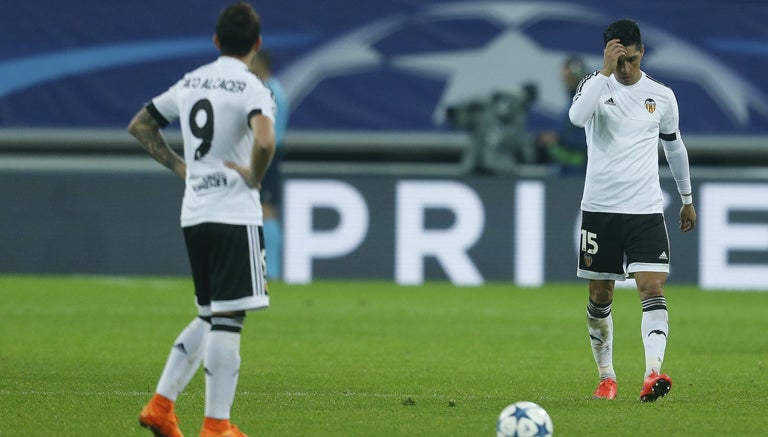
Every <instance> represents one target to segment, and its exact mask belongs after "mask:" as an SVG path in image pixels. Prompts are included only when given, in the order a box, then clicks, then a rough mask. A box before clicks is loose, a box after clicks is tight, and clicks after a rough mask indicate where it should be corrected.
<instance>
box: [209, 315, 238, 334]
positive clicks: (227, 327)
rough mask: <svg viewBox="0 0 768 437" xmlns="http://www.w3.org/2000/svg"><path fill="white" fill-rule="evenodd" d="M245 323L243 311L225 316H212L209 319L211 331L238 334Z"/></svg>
mask: <svg viewBox="0 0 768 437" xmlns="http://www.w3.org/2000/svg"><path fill="white" fill-rule="evenodd" d="M244 323H245V311H237V312H233V313H227V314H214V315H213V316H212V317H211V331H227V332H236V333H239V332H240V331H242V330H243V324H244Z"/></svg>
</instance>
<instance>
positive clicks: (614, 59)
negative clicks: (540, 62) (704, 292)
mask: <svg viewBox="0 0 768 437" xmlns="http://www.w3.org/2000/svg"><path fill="white" fill-rule="evenodd" d="M603 40H604V42H605V49H604V51H603V68H602V69H601V70H599V71H596V72H594V73H592V74H589V75H587V76H586V77H584V79H582V81H581V83H580V84H579V87H578V89H577V93H576V95H575V96H574V98H573V103H572V105H571V108H570V110H569V116H570V119H571V121H572V122H573V124H575V125H576V126H582V127H584V128H585V132H586V137H587V174H586V179H585V183H584V194H583V197H582V200H581V210H582V214H581V244H580V253H579V267H578V273H577V274H578V276H579V277H581V278H585V279H588V280H589V304H588V306H587V325H588V330H589V337H590V341H591V344H592V352H593V355H594V358H595V362H596V363H597V367H598V371H599V373H600V383H599V385H598V387H597V389H596V390H595V392H594V395H593V396H594V397H595V398H600V399H614V398H615V397H616V392H617V384H616V372H615V371H614V368H613V356H612V352H613V319H612V317H611V303H612V301H613V292H614V286H615V281H623V280H624V279H625V278H626V277H628V276H629V277H634V279H635V281H636V282H637V291H638V293H639V295H640V301H641V304H642V312H643V314H642V321H641V333H642V336H643V345H644V348H645V368H646V370H645V379H644V381H643V386H642V389H641V391H640V400H641V401H643V402H652V401H655V400H656V399H658V398H660V397H662V396H665V395H666V394H667V393H668V392H669V390H670V389H671V388H672V379H671V378H670V377H669V376H668V375H665V374H662V373H661V364H662V362H663V360H664V352H665V349H666V345H667V335H668V334H669V323H668V315H667V303H666V299H665V297H664V283H665V282H666V279H667V275H668V274H669V259H670V252H669V239H668V236H667V228H666V223H665V221H664V215H663V212H664V211H663V206H664V201H663V198H662V192H661V187H660V184H659V169H658V159H659V158H658V143H659V141H661V144H662V146H663V148H664V154H665V155H666V158H667V161H668V163H669V167H670V169H671V171H672V175H673V176H674V178H675V181H676V183H677V189H678V192H679V193H680V196H681V199H682V208H681V209H680V229H681V230H682V231H683V232H688V231H690V230H692V229H693V227H694V226H695V225H696V211H695V210H694V207H693V197H692V195H691V179H690V171H689V166H688V153H687V150H686V148H685V145H684V144H683V141H682V139H681V137H680V132H679V128H678V121H679V116H678V110H677V101H676V99H675V95H674V93H673V92H672V90H671V89H670V88H668V87H667V86H665V85H663V84H661V83H659V82H657V81H656V80H654V79H652V78H651V77H649V76H648V75H647V74H645V73H644V72H643V71H642V70H640V62H641V61H642V59H643V53H644V47H643V42H642V39H641V37H640V28H639V27H638V25H637V23H635V22H634V21H632V20H628V19H624V20H619V21H616V22H614V23H612V24H610V25H609V26H608V27H607V28H606V29H605V32H604V33H603ZM625 257H626V268H625V263H624V260H625Z"/></svg>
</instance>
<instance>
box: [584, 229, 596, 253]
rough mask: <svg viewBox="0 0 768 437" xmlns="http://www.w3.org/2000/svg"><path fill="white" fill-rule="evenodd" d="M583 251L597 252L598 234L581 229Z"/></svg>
mask: <svg viewBox="0 0 768 437" xmlns="http://www.w3.org/2000/svg"><path fill="white" fill-rule="evenodd" d="M581 251H582V252H586V253H588V254H590V255H594V254H596V253H597V234H595V233H593V232H588V231H587V230H586V229H582V230H581Z"/></svg>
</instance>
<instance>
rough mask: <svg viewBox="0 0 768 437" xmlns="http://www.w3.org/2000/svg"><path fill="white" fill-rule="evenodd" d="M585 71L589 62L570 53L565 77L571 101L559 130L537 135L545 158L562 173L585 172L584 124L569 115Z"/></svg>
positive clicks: (565, 64) (585, 141) (579, 173)
mask: <svg viewBox="0 0 768 437" xmlns="http://www.w3.org/2000/svg"><path fill="white" fill-rule="evenodd" d="M586 74H587V71H586V66H585V64H584V61H583V60H582V59H581V58H580V57H578V56H570V57H568V58H567V59H566V60H565V63H563V70H562V78H563V83H564V84H565V88H566V89H567V90H568V99H569V105H568V106H567V107H566V108H565V110H564V111H563V113H562V115H561V117H560V119H559V120H558V126H557V130H556V131H544V132H541V133H539V135H538V136H537V138H536V145H537V146H539V150H541V151H543V152H544V154H545V157H544V161H545V162H550V163H552V164H554V165H555V166H556V168H557V170H558V173H559V174H560V175H583V174H584V171H585V170H586V168H587V140H586V137H585V136H584V128H581V127H577V126H574V124H573V123H571V119H570V118H569V116H568V110H569V109H570V107H571V106H570V99H572V98H573V96H574V95H575V94H576V87H577V86H578V85H579V81H581V79H582V78H583V77H584V76H586Z"/></svg>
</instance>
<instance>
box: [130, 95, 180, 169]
mask: <svg viewBox="0 0 768 437" xmlns="http://www.w3.org/2000/svg"><path fill="white" fill-rule="evenodd" d="M128 132H130V133H131V135H133V136H134V137H136V139H137V140H139V142H140V143H141V145H142V146H143V147H144V149H145V150H146V151H147V152H149V154H150V155H151V156H152V157H153V158H154V159H155V161H157V162H159V163H160V164H163V165H164V166H165V167H167V168H168V169H170V170H171V171H172V172H174V173H176V175H177V176H178V177H180V178H182V179H184V178H185V176H186V172H187V164H186V163H185V162H184V159H183V158H182V157H181V156H179V155H178V154H177V153H176V152H174V151H173V149H171V147H170V146H169V145H168V143H167V142H166V141H165V137H163V134H162V132H161V131H160V125H159V124H157V121H155V119H154V118H153V117H152V115H151V114H150V113H149V111H147V109H146V108H141V110H140V111H139V112H137V113H136V115H135V116H134V117H133V120H131V123H130V124H129V125H128Z"/></svg>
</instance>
